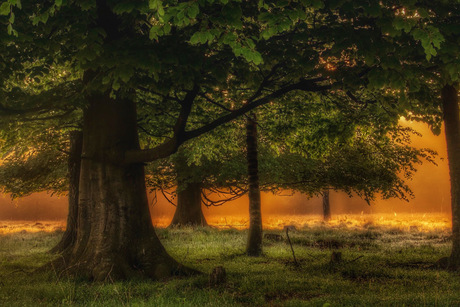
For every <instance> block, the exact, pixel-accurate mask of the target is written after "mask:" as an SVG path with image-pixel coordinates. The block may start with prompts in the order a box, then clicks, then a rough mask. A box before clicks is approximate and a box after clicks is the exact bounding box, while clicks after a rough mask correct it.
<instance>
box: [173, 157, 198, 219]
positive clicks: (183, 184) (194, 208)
mask: <svg viewBox="0 0 460 307" xmlns="http://www.w3.org/2000/svg"><path fill="white" fill-rule="evenodd" d="M182 152H183V150H179V152H178V153H177V154H176V157H175V159H174V160H175V163H174V169H175V171H176V174H177V189H176V194H177V205H176V211H175V212H174V217H173V219H172V221H171V224H170V226H185V225H190V226H207V223H206V219H205V217H204V215H203V211H202V210H201V204H202V200H201V193H202V191H201V190H202V186H203V179H202V178H196V175H197V170H196V168H197V167H196V166H195V165H188V164H187V160H186V157H184V155H183V154H182ZM200 177H201V176H200Z"/></svg>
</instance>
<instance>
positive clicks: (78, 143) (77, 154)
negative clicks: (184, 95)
mask: <svg viewBox="0 0 460 307" xmlns="http://www.w3.org/2000/svg"><path fill="white" fill-rule="evenodd" d="M82 146H83V133H82V132H81V131H72V132H70V147H69V160H68V172H69V213H68V215H67V226H66V230H65V232H64V234H63V236H62V238H61V241H60V242H59V243H58V244H57V245H56V246H55V247H53V248H52V249H51V252H52V253H60V252H63V251H64V250H66V249H68V248H72V246H73V245H74V243H75V241H76V239H77V217H78V194H79V184H80V167H81V153H82Z"/></svg>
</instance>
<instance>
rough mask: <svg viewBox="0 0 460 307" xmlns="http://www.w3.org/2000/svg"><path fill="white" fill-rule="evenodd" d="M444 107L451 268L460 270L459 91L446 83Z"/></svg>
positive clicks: (443, 92) (443, 99) (443, 94)
mask: <svg viewBox="0 0 460 307" xmlns="http://www.w3.org/2000/svg"><path fill="white" fill-rule="evenodd" d="M441 98H442V107H443V116H444V127H445V132H446V143H447V157H448V160H449V174H450V193H451V205H452V253H451V256H450V258H449V269H451V270H460V120H459V106H458V91H457V89H456V88H455V87H454V86H451V85H446V86H444V88H443V89H442V94H441Z"/></svg>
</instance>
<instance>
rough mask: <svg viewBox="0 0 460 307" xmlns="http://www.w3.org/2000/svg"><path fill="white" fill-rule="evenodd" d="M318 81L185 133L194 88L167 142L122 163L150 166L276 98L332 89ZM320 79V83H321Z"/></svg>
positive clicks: (276, 93)
mask: <svg viewBox="0 0 460 307" xmlns="http://www.w3.org/2000/svg"><path fill="white" fill-rule="evenodd" d="M318 80H319V79H318V78H315V79H302V80H300V81H299V82H297V83H294V84H291V85H288V86H285V87H282V88H280V89H278V90H276V91H274V92H272V93H271V94H269V95H267V96H265V97H262V98H259V99H257V100H254V101H248V103H246V104H245V105H243V106H242V107H241V108H239V109H236V110H233V111H232V112H230V113H229V114H226V115H223V116H221V117H219V118H217V119H216V120H214V121H212V122H210V123H208V124H206V125H204V126H202V127H200V128H197V129H194V130H190V131H185V125H186V123H187V119H188V116H189V115H190V111H191V107H192V104H193V100H194V99H195V97H196V96H197V95H198V93H199V92H198V87H197V86H195V88H194V89H193V90H192V91H190V92H188V93H187V95H186V97H185V99H184V100H183V103H182V109H181V112H180V115H179V117H178V119H177V122H176V125H175V126H174V136H173V138H172V139H171V140H168V141H166V142H164V143H163V144H161V145H158V146H156V147H154V148H150V149H143V150H132V151H128V152H127V153H126V155H125V159H124V162H125V163H143V162H151V161H155V160H157V159H161V158H166V157H168V156H169V155H171V154H173V153H175V152H176V151H177V149H178V148H179V146H180V145H181V144H182V143H184V142H186V141H188V140H190V139H193V138H196V137H198V136H200V135H202V134H205V133H207V132H209V131H211V130H213V129H215V128H217V127H219V126H221V125H223V124H226V123H228V122H230V121H232V120H234V119H236V118H238V117H240V116H242V115H244V114H246V113H248V112H249V111H251V110H253V109H255V108H256V107H258V106H261V105H264V104H267V103H270V102H271V101H273V100H274V99H276V98H280V97H282V96H284V95H286V94H288V93H290V92H292V91H295V90H300V91H304V92H321V91H325V90H329V89H331V88H332V84H328V85H318V84H317V82H318ZM322 80H323V79H321V81H322Z"/></svg>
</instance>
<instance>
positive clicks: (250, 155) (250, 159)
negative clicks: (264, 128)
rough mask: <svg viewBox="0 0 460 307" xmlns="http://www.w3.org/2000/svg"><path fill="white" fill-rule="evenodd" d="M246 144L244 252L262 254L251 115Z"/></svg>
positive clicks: (256, 170) (251, 254)
mask: <svg viewBox="0 0 460 307" xmlns="http://www.w3.org/2000/svg"><path fill="white" fill-rule="evenodd" d="M246 146H247V163H248V180H249V234H248V244H247V247H246V253H247V254H248V255H249V256H260V255H261V254H262V213H261V210H260V188H259V165H258V158H257V123H256V117H255V115H251V116H249V117H248V119H247V123H246Z"/></svg>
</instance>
